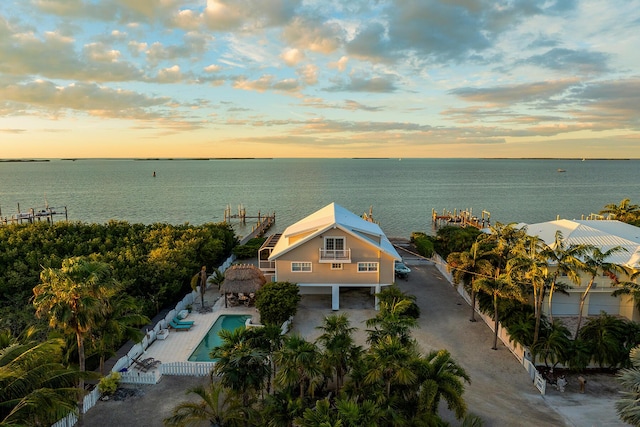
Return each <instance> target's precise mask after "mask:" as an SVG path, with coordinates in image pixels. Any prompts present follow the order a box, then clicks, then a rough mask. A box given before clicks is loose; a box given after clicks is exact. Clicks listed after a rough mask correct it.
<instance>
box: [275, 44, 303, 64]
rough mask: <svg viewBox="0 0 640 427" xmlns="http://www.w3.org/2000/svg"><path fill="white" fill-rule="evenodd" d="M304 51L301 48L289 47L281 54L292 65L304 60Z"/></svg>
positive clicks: (285, 61)
mask: <svg viewBox="0 0 640 427" xmlns="http://www.w3.org/2000/svg"><path fill="white" fill-rule="evenodd" d="M304 56H305V55H304V52H302V51H301V50H300V49H295V48H294V49H287V50H285V51H284V52H282V53H281V54H280V58H282V60H283V61H284V63H285V64H287V65H288V66H290V67H293V66H294V65H296V64H298V63H299V62H301V61H302V60H304Z"/></svg>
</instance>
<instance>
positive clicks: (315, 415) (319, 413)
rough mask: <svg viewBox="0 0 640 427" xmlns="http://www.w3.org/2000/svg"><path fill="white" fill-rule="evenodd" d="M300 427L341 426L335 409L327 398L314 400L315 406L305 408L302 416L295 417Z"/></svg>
mask: <svg viewBox="0 0 640 427" xmlns="http://www.w3.org/2000/svg"><path fill="white" fill-rule="evenodd" d="M296 424H297V425H299V426H300V427H343V426H344V425H343V424H342V421H340V420H338V419H337V415H336V413H335V411H333V410H332V409H331V406H330V405H329V399H322V400H318V401H316V406H315V408H307V409H305V411H304V414H303V415H302V417H300V418H297V419H296Z"/></svg>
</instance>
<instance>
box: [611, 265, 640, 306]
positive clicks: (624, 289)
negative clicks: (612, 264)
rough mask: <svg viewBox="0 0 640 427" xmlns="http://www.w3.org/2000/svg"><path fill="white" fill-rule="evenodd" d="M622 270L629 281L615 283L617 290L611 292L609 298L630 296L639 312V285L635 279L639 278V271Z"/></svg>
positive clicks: (626, 268)
mask: <svg viewBox="0 0 640 427" xmlns="http://www.w3.org/2000/svg"><path fill="white" fill-rule="evenodd" d="M624 270H625V273H626V276H627V278H628V279H629V280H623V281H618V282H616V283H615V284H616V286H619V288H618V289H616V290H615V291H613V293H612V294H611V296H613V297H617V296H619V295H631V296H632V297H633V300H634V301H635V306H636V310H638V311H640V284H639V283H638V282H637V278H638V277H639V276H640V270H634V269H632V268H628V267H624Z"/></svg>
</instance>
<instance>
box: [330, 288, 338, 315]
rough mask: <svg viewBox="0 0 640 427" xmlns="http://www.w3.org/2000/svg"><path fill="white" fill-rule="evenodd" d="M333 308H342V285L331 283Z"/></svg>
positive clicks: (334, 309)
mask: <svg viewBox="0 0 640 427" xmlns="http://www.w3.org/2000/svg"><path fill="white" fill-rule="evenodd" d="M331 310H333V311H336V310H340V285H331Z"/></svg>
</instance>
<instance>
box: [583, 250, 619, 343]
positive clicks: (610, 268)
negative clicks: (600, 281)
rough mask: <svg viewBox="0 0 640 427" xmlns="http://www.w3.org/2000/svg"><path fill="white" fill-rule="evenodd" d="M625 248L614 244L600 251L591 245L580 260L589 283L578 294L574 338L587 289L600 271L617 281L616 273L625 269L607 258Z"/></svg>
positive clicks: (587, 293)
mask: <svg viewBox="0 0 640 427" xmlns="http://www.w3.org/2000/svg"><path fill="white" fill-rule="evenodd" d="M626 251H627V250H626V249H625V248H623V247H621V246H615V247H613V248H611V249H608V250H606V251H604V252H602V251H601V250H600V249H599V248H597V247H591V248H590V250H589V252H588V253H587V255H586V256H585V257H584V259H583V261H582V269H583V270H584V271H585V272H587V273H588V274H589V276H590V277H589V283H588V284H587V287H586V288H585V290H584V292H583V293H582V295H581V296H580V309H579V311H578V324H577V325H576V334H575V338H578V331H580V324H581V323H582V310H583V309H584V302H585V300H586V299H587V296H588V295H589V291H590V290H591V288H592V287H593V282H594V281H595V279H596V277H597V276H598V275H599V274H600V272H602V273H604V274H606V275H608V276H609V277H611V278H612V280H614V281H617V276H616V273H624V272H625V269H624V268H623V267H622V266H621V265H619V264H616V263H613V262H608V261H607V260H608V259H610V258H611V256H612V255H615V254H617V253H620V252H626Z"/></svg>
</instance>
